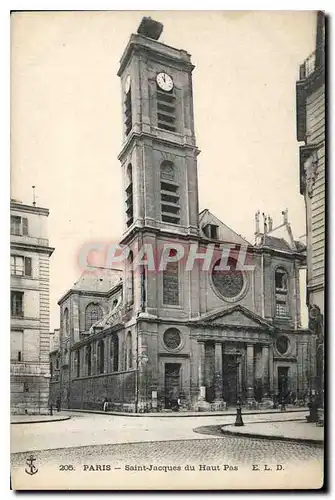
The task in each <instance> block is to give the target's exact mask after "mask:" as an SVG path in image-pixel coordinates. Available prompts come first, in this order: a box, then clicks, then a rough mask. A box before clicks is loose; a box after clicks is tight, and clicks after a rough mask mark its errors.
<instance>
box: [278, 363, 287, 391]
mask: <svg viewBox="0 0 335 500" xmlns="http://www.w3.org/2000/svg"><path fill="white" fill-rule="evenodd" d="M288 370H289V368H288V367H287V366H278V393H279V396H280V397H285V396H286V395H287V394H288Z"/></svg>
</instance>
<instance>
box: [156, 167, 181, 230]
mask: <svg viewBox="0 0 335 500" xmlns="http://www.w3.org/2000/svg"><path fill="white" fill-rule="evenodd" d="M160 176H161V179H160V181H161V213H162V221H163V222H169V223H172V224H180V204H179V184H178V182H177V179H176V170H175V166H174V165H173V163H171V162H170V161H163V163H162V164H161V171H160Z"/></svg>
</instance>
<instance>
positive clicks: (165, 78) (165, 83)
mask: <svg viewBox="0 0 335 500" xmlns="http://www.w3.org/2000/svg"><path fill="white" fill-rule="evenodd" d="M156 82H157V85H158V87H159V88H161V89H162V90H164V91H165V92H170V90H172V89H173V80H172V78H171V76H170V75H168V74H167V73H158V75H157V76H156Z"/></svg>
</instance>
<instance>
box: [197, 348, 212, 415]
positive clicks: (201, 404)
mask: <svg viewBox="0 0 335 500" xmlns="http://www.w3.org/2000/svg"><path fill="white" fill-rule="evenodd" d="M198 362H199V365H198V367H199V368H198V370H199V371H198V384H199V395H198V401H197V402H196V405H195V409H196V410H198V411H209V410H210V407H211V406H210V404H209V403H208V402H207V401H206V386H205V366H206V351H205V342H203V341H199V342H198Z"/></svg>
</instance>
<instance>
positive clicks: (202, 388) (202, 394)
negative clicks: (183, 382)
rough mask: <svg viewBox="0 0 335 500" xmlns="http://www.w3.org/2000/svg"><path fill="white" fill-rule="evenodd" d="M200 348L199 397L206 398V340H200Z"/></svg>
mask: <svg viewBox="0 0 335 500" xmlns="http://www.w3.org/2000/svg"><path fill="white" fill-rule="evenodd" d="M198 350H199V373H198V379H199V390H200V394H199V399H201V400H204V399H205V396H206V387H205V361H206V360H205V342H202V341H199V342H198Z"/></svg>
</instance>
